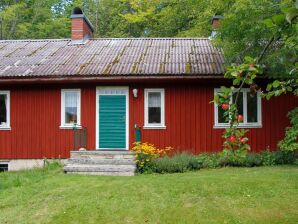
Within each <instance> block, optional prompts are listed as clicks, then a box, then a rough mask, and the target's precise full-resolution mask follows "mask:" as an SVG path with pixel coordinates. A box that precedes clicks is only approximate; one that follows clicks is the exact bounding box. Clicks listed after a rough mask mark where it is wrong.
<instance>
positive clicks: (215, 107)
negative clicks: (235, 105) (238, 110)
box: [214, 88, 262, 128]
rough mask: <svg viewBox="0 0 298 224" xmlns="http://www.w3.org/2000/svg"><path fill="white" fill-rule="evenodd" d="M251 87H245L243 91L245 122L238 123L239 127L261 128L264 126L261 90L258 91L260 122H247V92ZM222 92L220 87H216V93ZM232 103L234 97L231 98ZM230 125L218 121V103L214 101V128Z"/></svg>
mask: <svg viewBox="0 0 298 224" xmlns="http://www.w3.org/2000/svg"><path fill="white" fill-rule="evenodd" d="M249 91H250V89H249V88H243V89H242V90H241V92H243V118H244V120H243V123H240V124H239V125H238V128H261V127H262V98H261V91H258V92H257V104H258V112H257V113H258V122H254V123H248V122H247V92H249ZM218 92H220V88H215V89H214V95H215V94H217V93H218ZM230 103H232V97H231V99H230ZM228 127H230V125H229V124H228V123H218V104H216V103H214V128H228Z"/></svg>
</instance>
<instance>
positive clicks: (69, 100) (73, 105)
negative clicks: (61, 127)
mask: <svg viewBox="0 0 298 224" xmlns="http://www.w3.org/2000/svg"><path fill="white" fill-rule="evenodd" d="M77 108H78V93H77V92H65V123H66V124H69V123H77V122H78V120H77Z"/></svg>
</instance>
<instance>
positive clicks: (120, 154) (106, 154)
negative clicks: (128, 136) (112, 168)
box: [70, 150, 134, 160]
mask: <svg viewBox="0 0 298 224" xmlns="http://www.w3.org/2000/svg"><path fill="white" fill-rule="evenodd" d="M70 157H71V158H74V159H80V158H84V159H94V160H95V159H134V154H133V153H131V152H128V151H95V150H94V151H72V152H70Z"/></svg>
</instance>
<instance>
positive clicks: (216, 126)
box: [213, 124, 263, 129]
mask: <svg viewBox="0 0 298 224" xmlns="http://www.w3.org/2000/svg"><path fill="white" fill-rule="evenodd" d="M229 127H230V125H214V126H213V128H214V129H222V128H229ZM262 127H263V126H262V125H261V124H252V125H249V124H244V125H238V127H237V128H262Z"/></svg>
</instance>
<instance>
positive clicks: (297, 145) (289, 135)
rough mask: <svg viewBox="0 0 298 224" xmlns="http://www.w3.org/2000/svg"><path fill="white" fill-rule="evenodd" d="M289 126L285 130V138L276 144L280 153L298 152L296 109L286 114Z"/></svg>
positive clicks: (297, 113) (297, 109)
mask: <svg viewBox="0 0 298 224" xmlns="http://www.w3.org/2000/svg"><path fill="white" fill-rule="evenodd" d="M288 116H289V118H290V122H291V126H290V127H287V128H286V133H285V137H284V139H283V140H281V141H280V142H279V143H278V146H279V148H280V149H281V150H282V151H291V152H293V151H297V150H298V107H296V108H295V109H294V110H292V111H290V112H289V114H288Z"/></svg>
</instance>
